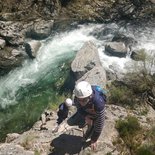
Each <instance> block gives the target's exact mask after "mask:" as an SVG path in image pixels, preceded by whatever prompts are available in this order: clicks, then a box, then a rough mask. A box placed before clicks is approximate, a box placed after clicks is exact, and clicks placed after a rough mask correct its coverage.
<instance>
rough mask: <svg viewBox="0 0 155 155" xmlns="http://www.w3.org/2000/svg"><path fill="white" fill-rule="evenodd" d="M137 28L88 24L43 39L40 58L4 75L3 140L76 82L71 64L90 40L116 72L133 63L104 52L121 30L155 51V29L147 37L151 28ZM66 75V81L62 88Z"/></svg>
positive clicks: (0, 100)
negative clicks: (136, 29) (70, 74)
mask: <svg viewBox="0 0 155 155" xmlns="http://www.w3.org/2000/svg"><path fill="white" fill-rule="evenodd" d="M107 29H108V31H106V30H107ZM133 30H135V29H133V28H132V27H131V28H130V27H129V28H128V29H127V27H121V28H120V27H119V26H118V25H117V24H114V23H112V24H109V25H106V24H87V25H79V26H78V28H77V29H74V30H72V31H68V32H63V33H58V34H56V35H55V36H51V37H49V38H47V39H46V40H43V41H41V43H42V46H41V48H40V49H39V51H38V53H37V57H36V59H34V60H26V61H25V62H23V65H22V67H20V68H17V69H15V70H13V71H11V72H10V73H9V74H8V75H6V76H4V77H1V78H0V138H1V139H0V141H2V140H4V137H5V135H6V134H7V133H11V132H23V131H26V130H27V129H29V128H30V127H32V125H33V124H34V122H36V121H37V120H38V119H39V117H40V114H41V113H42V112H43V111H44V109H45V108H47V107H48V105H49V104H51V103H55V102H57V100H58V98H59V92H61V93H63V92H66V90H67V89H69V86H71V85H72V82H71V81H70V79H69V78H68V77H69V71H70V65H69V63H70V62H71V61H72V60H73V58H74V57H75V54H76V52H77V51H78V50H79V49H80V48H81V47H82V46H83V44H84V43H85V42H86V41H93V42H94V43H95V44H96V45H97V47H98V51H99V56H100V60H101V62H102V65H103V67H104V68H105V69H106V70H110V71H112V72H115V71H116V70H117V71H120V72H123V71H124V66H125V64H126V63H127V65H128V64H129V62H132V60H131V59H130V58H129V57H127V58H118V57H110V56H108V55H106V54H105V53H104V45H105V43H106V42H108V41H110V40H111V39H112V38H113V36H114V34H115V33H116V32H118V31H120V32H121V33H124V34H125V35H127V36H131V37H133V38H135V40H138V41H139V44H138V46H139V47H138V48H139V49H140V48H144V49H147V50H148V51H150V52H152V51H154V50H155V44H154V41H155V39H154V38H155V37H154V36H155V34H154V33H153V32H155V31H153V30H151V32H152V33H151V35H150V34H149V35H148V36H147V35H146V33H147V34H148V31H150V30H148V29H147V30H146V31H147V32H145V31H139V32H142V33H139V32H138V31H137V32H134V31H133ZM105 32H106V33H105ZM67 63H68V65H66V64H67ZM66 66H68V67H66ZM116 67H117V69H115V68H116ZM113 68H114V69H115V70H113ZM65 78H66V82H65V83H64V86H63V87H62V88H60V86H62V84H63V81H64V79H65ZM64 89H65V91H64Z"/></svg>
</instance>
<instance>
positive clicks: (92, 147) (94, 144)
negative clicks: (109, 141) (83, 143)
mask: <svg viewBox="0 0 155 155" xmlns="http://www.w3.org/2000/svg"><path fill="white" fill-rule="evenodd" d="M91 149H92V150H93V151H96V150H97V141H96V142H93V141H91Z"/></svg>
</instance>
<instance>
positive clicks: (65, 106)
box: [52, 98, 72, 132]
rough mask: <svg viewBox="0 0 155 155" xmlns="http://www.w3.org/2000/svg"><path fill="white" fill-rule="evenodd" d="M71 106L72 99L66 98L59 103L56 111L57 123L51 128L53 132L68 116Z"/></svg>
mask: <svg viewBox="0 0 155 155" xmlns="http://www.w3.org/2000/svg"><path fill="white" fill-rule="evenodd" d="M71 106H72V100H71V99H70V98H67V99H66V100H65V102H63V103H61V104H60V105H59V108H58V112H57V116H58V118H57V125H56V126H55V128H54V129H53V130H52V131H53V132H57V131H58V129H59V126H60V124H61V123H62V122H63V121H64V120H65V119H66V118H67V117H68V112H69V108H70V107H71Z"/></svg>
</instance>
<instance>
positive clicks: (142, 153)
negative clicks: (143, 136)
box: [136, 146, 155, 155]
mask: <svg viewBox="0 0 155 155" xmlns="http://www.w3.org/2000/svg"><path fill="white" fill-rule="evenodd" d="M136 155H155V153H154V151H153V149H152V146H142V147H140V148H139V149H138V150H137V152H136Z"/></svg>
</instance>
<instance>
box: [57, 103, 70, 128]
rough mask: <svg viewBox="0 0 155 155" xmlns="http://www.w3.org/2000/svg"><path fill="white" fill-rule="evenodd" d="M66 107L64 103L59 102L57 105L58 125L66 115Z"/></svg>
mask: <svg viewBox="0 0 155 155" xmlns="http://www.w3.org/2000/svg"><path fill="white" fill-rule="evenodd" d="M68 111H69V110H68V107H67V106H65V104H64V103H63V104H61V105H60V106H59V111H58V113H57V115H58V119H57V124H58V125H60V124H61V123H62V122H63V121H64V120H65V119H66V118H67V116H68Z"/></svg>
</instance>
